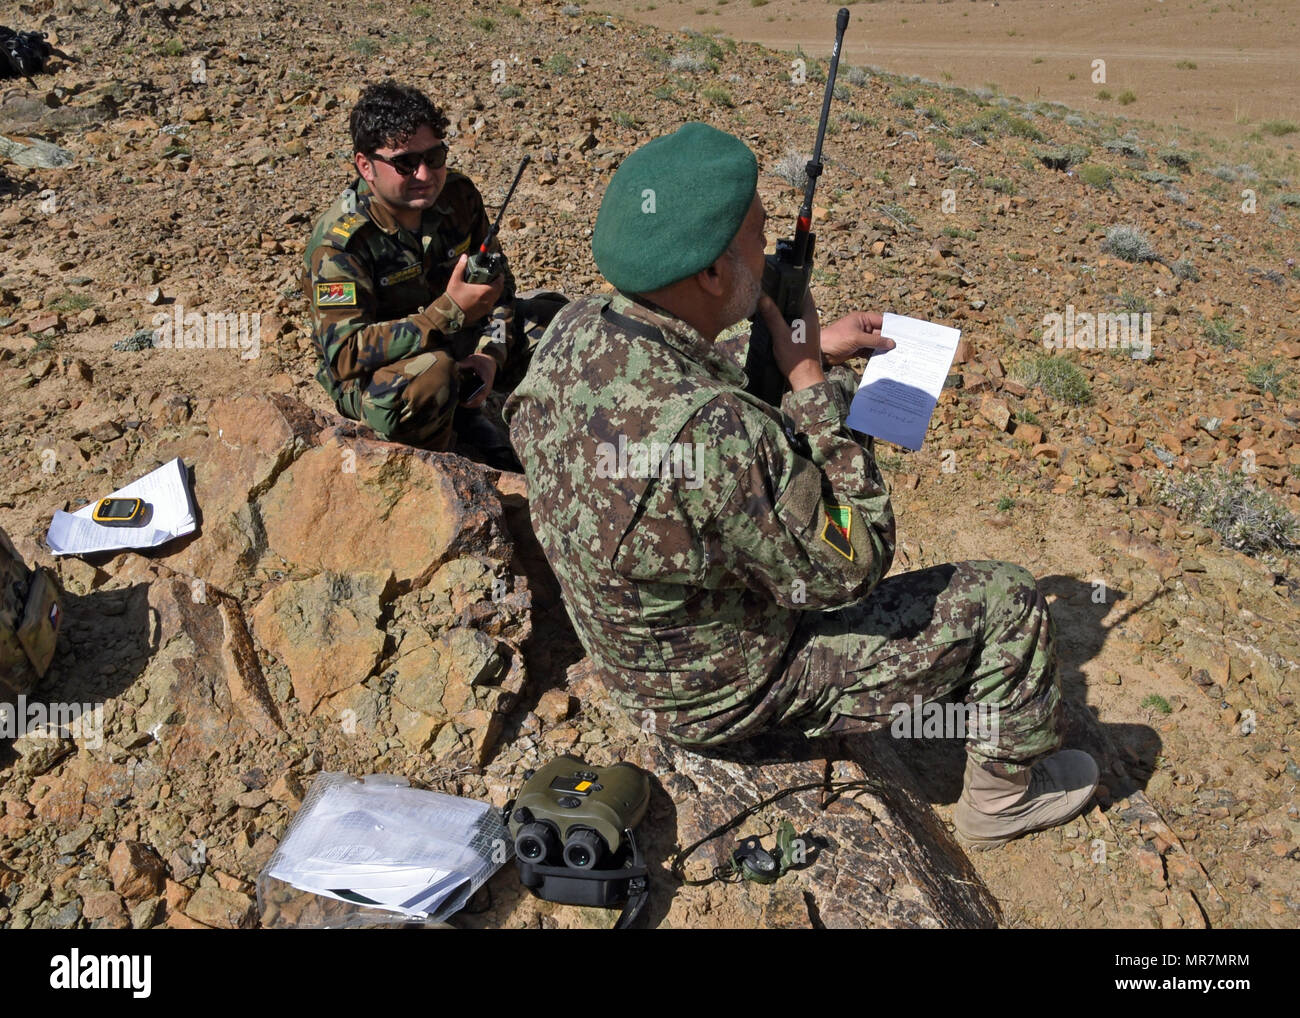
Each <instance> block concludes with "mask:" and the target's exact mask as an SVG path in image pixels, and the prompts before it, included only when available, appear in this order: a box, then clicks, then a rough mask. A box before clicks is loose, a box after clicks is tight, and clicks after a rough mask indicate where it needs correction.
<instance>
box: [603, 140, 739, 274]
mask: <svg viewBox="0 0 1300 1018" xmlns="http://www.w3.org/2000/svg"><path fill="white" fill-rule="evenodd" d="M757 185H758V160H756V159H755V158H754V153H753V152H751V151H750V150H749V146H748V145H746V144H745V143H744V142H743V141H741V140H740V139H739V138H736V137H733V136H732V135H730V134H727V133H726V132H725V131H719V130H718V129H717V128H716V127H710V126H709V125H708V124H700V123H689V124H685V125H683V126H682V127H681V128H680V129H679V130H677V131H675V132H674V133H672V134H669V135H665V136H664V137H662V138H656V139H655V140H654V141H652V142H649V143H647V144H645V145H643V146H641V148H639V149H637V150H636V151H635V152H633V153H632V154H631V155H630V156H628V157H627V158H626V159H624V160H623V164H622V165H621V166H620V167H619V168H618V172H617V173H615V174H614V178H613V179H612V180H611V181H610V182H609V187H608V188H606V190H605V197H604V198H603V199H601V203H600V214H599V215H597V216H596V229H595V230H594V231H593V233H592V237H591V253H592V256H593V257H594V258H595V259H596V267H597V268H598V269H600V273H601V275H603V276H604V277H605V278H606V279H608V280H609V281H610V282H611V283H612V284H614V286H615V287H617V288H618V289H619V290H622V291H624V292H625V293H648V292H650V291H651V290H658V289H659V288H660V287H664V286H668V285H669V284H670V283H675V282H677V281H678V280H679V279H685V278H686V277H687V276H690V275H693V274H694V273H696V272H699V271H700V270H701V269H704V268H707V267H708V266H710V265H712V264H713V263H714V262H715V261H717V259H718V256H719V255H721V254H722V252H723V251H725V250H726V249H727V245H728V244H730V243H731V240H732V238H733V237H735V236H736V233H737V232H738V231H739V230H740V224H741V223H743V222H744V220H745V215H746V214H747V213H748V212H749V206H750V204H751V203H752V202H753V200H754V193H755V189H756V187H757Z"/></svg>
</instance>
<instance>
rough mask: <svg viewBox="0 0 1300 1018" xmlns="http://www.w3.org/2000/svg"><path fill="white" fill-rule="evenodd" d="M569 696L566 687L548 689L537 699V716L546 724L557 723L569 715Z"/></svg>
mask: <svg viewBox="0 0 1300 1018" xmlns="http://www.w3.org/2000/svg"><path fill="white" fill-rule="evenodd" d="M570 700H571V698H570V696H569V692H568V690H566V689H548V690H547V691H546V692H545V693H543V694H542V695H541V697H540V698H539V699H538V701H537V707H536V708H535V710H536V713H537V716H538V717H539V718H541V719H542V721H544V722H545V723H546V724H548V725H558V724H559V723H560V722H562V721H565V720H567V719H568V717H569V710H570Z"/></svg>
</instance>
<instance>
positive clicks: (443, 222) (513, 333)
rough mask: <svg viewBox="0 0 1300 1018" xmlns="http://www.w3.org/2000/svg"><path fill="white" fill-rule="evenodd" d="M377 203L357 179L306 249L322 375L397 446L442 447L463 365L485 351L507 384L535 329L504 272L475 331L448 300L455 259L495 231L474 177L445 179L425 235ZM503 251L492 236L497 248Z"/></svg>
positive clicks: (334, 395) (335, 396)
mask: <svg viewBox="0 0 1300 1018" xmlns="http://www.w3.org/2000/svg"><path fill="white" fill-rule="evenodd" d="M371 197H372V194H371V190H370V187H369V185H368V184H367V183H366V182H365V181H364V180H362V179H360V178H358V180H357V181H356V182H355V183H354V184H353V185H352V187H351V188H349V189H348V190H347V191H345V192H344V193H343V195H342V196H340V198H339V200H338V201H336V202H335V203H334V205H333V206H332V207H331V208H330V209H329V211H328V212H326V213H325V214H324V215H323V216H321V218H320V219H319V220H318V221H317V223H316V226H315V229H314V230H313V232H312V236H311V240H310V242H309V243H308V245H307V250H306V253H305V255H304V262H305V264H304V268H303V277H302V284H303V289H304V291H305V293H306V296H307V300H308V302H309V304H310V306H311V319H312V336H313V338H314V340H315V344H316V350H317V353H318V355H319V356H320V358H321V363H320V367H319V369H318V371H317V373H316V378H317V380H318V381H319V382H320V383H321V385H323V386H324V387H325V391H326V392H328V393H329V395H330V398H331V399H332V400H333V401H334V403H335V405H336V406H337V407H338V409H339V412H340V413H342V414H343V415H344V416H346V417H350V418H352V419H353V420H362V421H365V423H367V424H368V425H370V426H371V427H372V428H374V429H375V430H376V431H378V432H379V433H380V434H381V435H384V436H385V437H387V438H391V439H393V440H395V441H402V442H407V443H409V444H412V445H424V446H426V447H429V448H438V449H441V448H446V447H447V445H448V443H449V442H450V439H451V423H452V415H453V412H454V411H455V409H456V405H457V400H458V398H459V393H458V388H457V368H456V361H458V360H462V359H464V358H465V357H467V356H469V355H470V354H471V353H474V352H476V351H479V352H484V353H487V354H488V355H489V356H491V357H492V358H493V359H494V360H495V361H496V362H497V368H498V379H497V385H496V387H497V388H501V387H502V380H503V375H502V374H501V371H502V368H503V367H504V366H505V365H506V364H507V363H508V362H509V361H510V360H511V359H512V358H513V359H515V360H516V361H523V360H525V359H526V348H527V339H526V331H527V327H528V325H529V324H531V323H530V322H519V323H516V322H515V320H514V318H515V314H516V301H515V283H514V279H513V277H512V276H511V274H510V270H509V269H508V268H507V269H506V272H505V283H504V286H503V288H502V291H501V297H500V299H499V302H498V305H497V307H496V308H495V309H494V310H493V311H492V312H491V313H490V314H489V315H488V317H487V318H486V319H485V320H483V321H481V322H477V323H475V324H474V325H472V326H469V327H466V326H465V317H464V314H463V313H462V312H461V309H460V308H459V307H457V306H456V303H455V302H454V301H453V300H452V299H451V297H449V296H448V295H447V293H446V289H447V283H448V281H449V280H450V278H451V274H452V270H453V269H454V268H455V266H456V262H457V260H458V259H459V258H460V256H461V255H462V254H464V253H469V254H473V253H474V251H477V250H478V247H479V244H480V243H482V240H483V238H484V237H485V236H486V235H487V232H488V230H489V228H490V223H489V221H488V217H487V213H486V210H485V209H484V207H483V199H482V197H481V196H480V194H479V192H478V189H477V188H476V187H475V186H474V184H473V183H472V182H471V181H470V180H469V178H468V177H466V176H464V175H463V174H460V173H456V172H455V171H448V173H447V181H446V184H445V185H444V187H443V189H442V192H441V193H440V194H439V196H438V201H437V204H436V205H435V206H434V207H433V208H431V209H428V210H426V211H425V213H424V215H423V217H422V219H421V224H420V229H419V231H418V233H412V232H411V231H409V230H407V229H405V228H404V227H402V226H400V225H399V224H398V223H397V221H396V220H395V219H394V218H393V216H392V213H391V212H389V211H388V210H387V209H385V208H383V207H382V205H381V204H379V203H377V202H376V203H372V201H371ZM498 249H499V248H498V245H497V244H496V242H495V240H494V241H493V243H492V245H491V246H490V250H498ZM524 305H525V302H523V301H521V302H520V308H519V311H520V312H521V318H525V319H526V318H528V314H527V312H526V308H525V306H524ZM536 332H537V333H540V332H541V329H540V328H537V329H536ZM521 368H522V365H521ZM519 373H520V374H522V370H520V371H519Z"/></svg>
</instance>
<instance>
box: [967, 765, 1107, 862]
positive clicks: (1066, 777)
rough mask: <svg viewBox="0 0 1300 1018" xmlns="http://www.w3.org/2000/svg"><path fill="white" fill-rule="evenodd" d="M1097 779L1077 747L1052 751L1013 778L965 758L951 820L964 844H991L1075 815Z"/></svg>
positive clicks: (977, 846) (978, 846)
mask: <svg viewBox="0 0 1300 1018" xmlns="http://www.w3.org/2000/svg"><path fill="white" fill-rule="evenodd" d="M1099 777H1100V774H1099V772H1098V770H1097V764H1096V761H1094V760H1093V758H1092V757H1090V756H1089V755H1088V754H1087V753H1085V752H1083V751H1082V750H1078V749H1063V750H1061V751H1060V752H1059V753H1053V754H1052V755H1051V756H1049V757H1045V758H1044V759H1042V760H1039V761H1038V763H1036V764H1034V766H1033V767H1032V768H1030V769H1029V770H1027V771H1021V773H1020V774H1018V775H1016V776H1015V777H1014V778H1000V777H998V776H997V775H994V774H990V773H989V772H988V771H986V770H985V769H984V768H983V767H979V766H977V765H976V764H975V761H974V760H972V759H971V758H970V757H967V758H966V781H965V787H964V788H963V789H962V793H961V798H960V799H959V800H958V801H957V808H956V809H955V810H953V814H952V819H953V823H954V825H955V826H956V828H957V834H958V835H959V837H960V838H961V840H962V842H963V843H964V844H966V845H967V846H968V847H969V848H973V849H976V850H983V849H988V848H997V847H998V846H999V845H1005V844H1006V843H1007V842H1008V841H1010V840H1011V839H1012V838H1018V837H1020V835H1022V834H1028V833H1029V832H1030V831H1039V830H1042V829H1043V828H1045V827H1055V826H1056V825H1057V824H1063V823H1065V822H1066V821H1067V820H1070V819H1072V818H1073V817H1075V816H1077V815H1078V814H1079V813H1081V812H1082V811H1083V807H1084V806H1086V805H1087V804H1088V800H1089V799H1091V798H1092V793H1093V791H1094V790H1095V789H1096V787H1097V779H1098V778H1099Z"/></svg>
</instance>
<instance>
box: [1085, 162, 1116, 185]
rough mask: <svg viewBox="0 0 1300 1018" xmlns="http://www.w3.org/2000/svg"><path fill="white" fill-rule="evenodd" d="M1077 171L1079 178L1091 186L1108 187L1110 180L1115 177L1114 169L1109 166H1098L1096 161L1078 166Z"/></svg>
mask: <svg viewBox="0 0 1300 1018" xmlns="http://www.w3.org/2000/svg"><path fill="white" fill-rule="evenodd" d="M1078 173H1079V179H1080V180H1082V181H1083V182H1084V183H1085V184H1090V185H1091V186H1093V187H1100V188H1107V187H1110V182H1111V181H1112V180H1114V179H1115V171H1114V170H1112V169H1111V168H1110V167H1109V166H1098V165H1097V164H1096V163H1089V164H1087V165H1086V166H1080V167H1079V170H1078Z"/></svg>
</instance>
